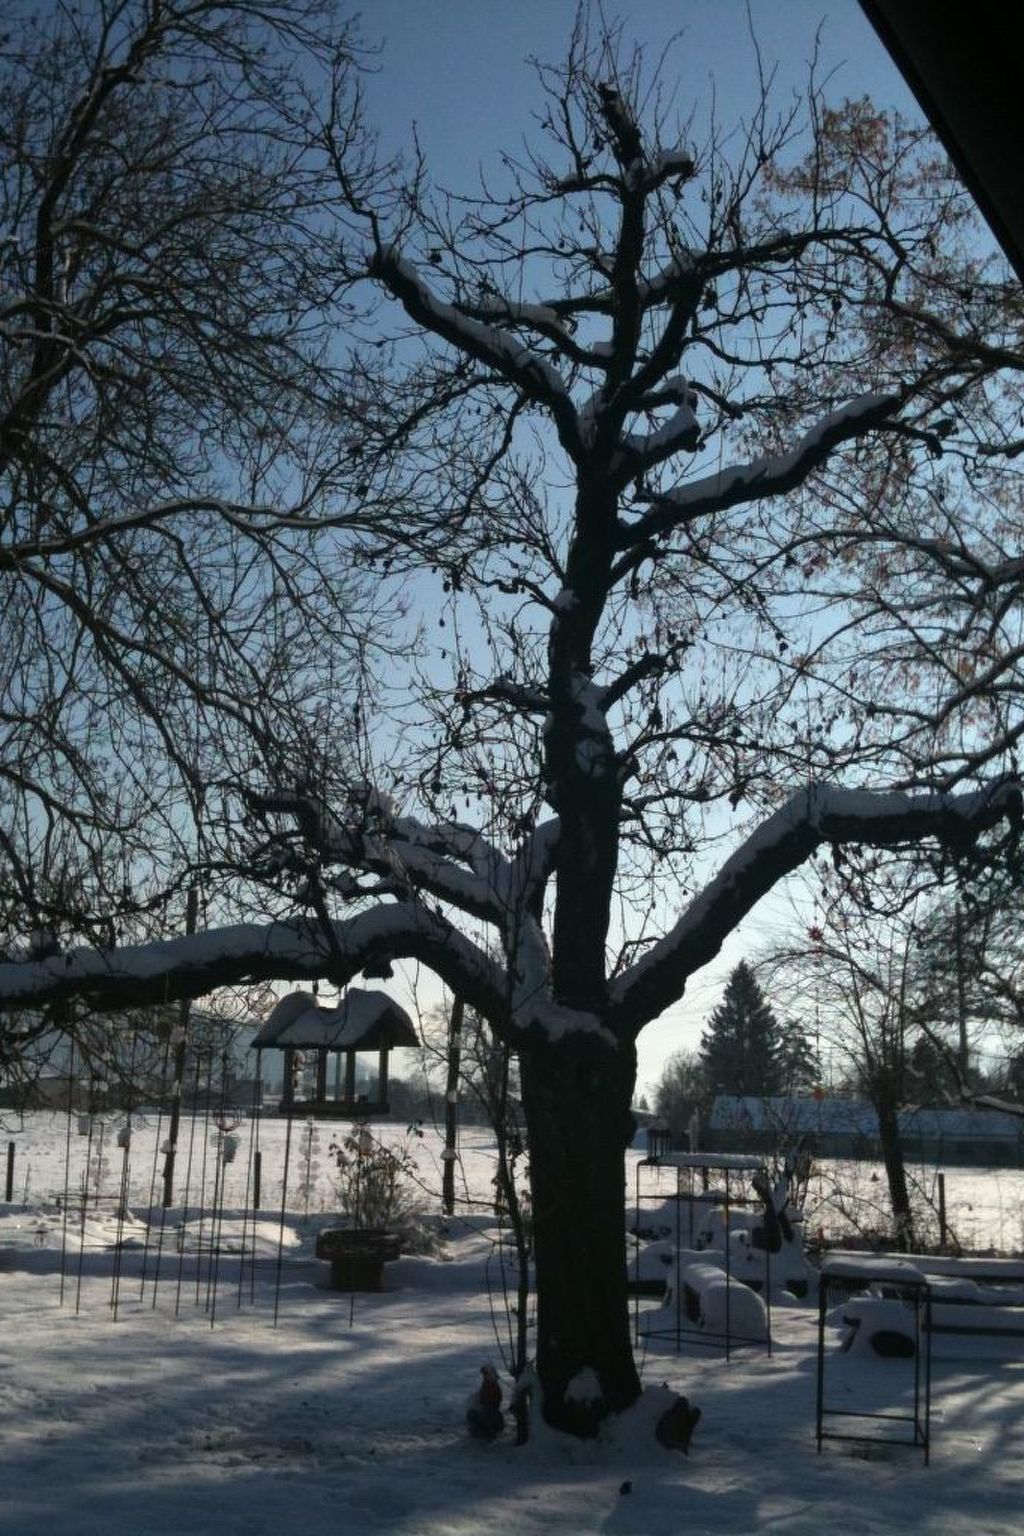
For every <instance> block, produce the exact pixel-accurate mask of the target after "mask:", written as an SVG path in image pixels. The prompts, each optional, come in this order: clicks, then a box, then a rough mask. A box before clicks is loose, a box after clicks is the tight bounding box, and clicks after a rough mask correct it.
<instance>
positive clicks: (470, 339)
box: [370, 246, 580, 457]
mask: <svg viewBox="0 0 1024 1536" xmlns="http://www.w3.org/2000/svg"><path fill="white" fill-rule="evenodd" d="M370 272H371V275H372V276H373V277H376V278H377V279H378V280H379V281H380V282H381V283H383V285H384V286H385V287H386V288H387V290H388V292H389V293H391V294H392V296H393V297H394V298H396V299H397V300H398V302H399V303H400V304H401V305H402V307H403V309H404V310H405V312H406V314H407V315H409V316H410V318H411V319H413V320H415V321H416V322H417V324H419V325H422V326H423V327H424V329H425V330H427V331H430V332H432V333H433V334H434V335H435V336H440V337H441V338H442V340H444V341H447V342H449V343H450V344H451V345H452V346H453V347H456V348H457V349H458V350H459V351H460V352H462V353H464V354H465V355H466V356H468V357H475V358H476V359H477V361H478V362H482V363H485V364H486V365H487V366H488V367H489V368H493V369H494V371H495V373H498V374H500V376H501V377H502V378H503V379H505V380H506V381H507V382H508V383H509V384H512V385H513V386H514V387H515V388H516V389H520V390H522V392H523V394H524V395H526V396H527V397H528V398H529V399H531V400H533V401H536V403H537V404H538V405H543V406H544V407H546V409H547V410H549V411H550V412H551V416H552V418H553V420H554V422H555V425H556V427H557V429H558V436H559V440H560V441H561V443H562V446H563V447H564V448H565V450H566V452H567V453H569V454H571V455H572V456H573V457H576V456H577V455H578V453H579V449H580V434H579V424H578V422H577V419H576V411H575V408H574V407H573V403H572V400H571V399H570V397H569V392H568V390H567V389H566V387H565V382H564V380H563V379H562V377H561V375H560V374H559V372H558V370H557V368H555V367H553V366H552V364H551V363H549V362H548V360H547V359H546V358H545V357H542V356H541V355H540V353H538V352H535V351H534V350H533V349H532V348H531V347H528V346H526V344H525V343H524V342H522V341H521V340H520V339H519V337H518V336H516V335H514V333H513V332H512V331H508V330H504V329H503V328H502V327H501V326H498V325H486V324H483V323H482V322H481V321H479V320H474V319H472V318H471V317H470V316H469V315H466V314H464V313H463V312H462V311H461V310H459V309H456V307H455V306H454V305H453V304H448V303H446V302H445V301H444V300H443V299H440V298H438V296H437V294H435V293H434V292H433V291H432V290H431V289H430V288H429V287H428V285H427V284H426V283H425V282H424V281H423V279H422V278H421V277H420V275H419V273H418V272H417V271H416V268H415V267H414V266H413V265H412V263H411V262H409V261H407V260H406V259H405V258H404V257H403V256H401V255H399V253H398V252H397V251H396V250H395V249H394V248H393V247H391V246H384V247H383V248H382V249H381V250H380V251H379V252H378V253H377V254H376V256H375V257H374V259H373V261H372V263H371V266H370Z"/></svg>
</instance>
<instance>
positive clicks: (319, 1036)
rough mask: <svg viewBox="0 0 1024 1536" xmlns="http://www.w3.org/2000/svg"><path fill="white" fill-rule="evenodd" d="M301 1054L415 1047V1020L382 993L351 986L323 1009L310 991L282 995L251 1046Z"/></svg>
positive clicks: (258, 1048) (417, 1041) (416, 1039)
mask: <svg viewBox="0 0 1024 1536" xmlns="http://www.w3.org/2000/svg"><path fill="white" fill-rule="evenodd" d="M252 1043H253V1045H254V1047H255V1048H256V1049H257V1050H266V1049H267V1047H268V1046H269V1047H271V1048H274V1047H276V1048H277V1049H278V1050H284V1049H285V1048H286V1047H290V1048H294V1049H296V1050H300V1051H315V1050H328V1051H374V1050H379V1049H380V1047H381V1046H384V1045H386V1046H388V1047H393V1046H396V1045H417V1044H418V1043H419V1040H418V1037H417V1034H416V1030H415V1028H414V1026H413V1022H412V1020H411V1019H410V1017H409V1015H408V1014H407V1013H406V1011H405V1009H404V1008H401V1007H399V1005H398V1003H396V1002H395V1000H394V998H393V997H389V996H388V994H387V993H386V992H380V991H376V990H368V989H366V988H362V987H352V988H350V989H349V992H348V995H347V996H346V997H345V999H344V1001H343V1002H341V1003H340V1004H339V1006H338V1007H337V1008H322V1007H321V1006H320V1004H319V1003H318V1002H317V1000H316V998H315V997H314V996H313V995H312V993H311V992H290V993H289V994H288V996H287V997H282V998H281V1000H280V1002H279V1003H277V1005H276V1006H275V1007H274V1009H273V1010H272V1012H271V1014H270V1017H269V1018H268V1019H267V1022H266V1023H265V1024H264V1026H263V1028H262V1029H261V1030H260V1032H259V1034H258V1035H257V1036H256V1038H255V1040H254V1041H253V1042H252Z"/></svg>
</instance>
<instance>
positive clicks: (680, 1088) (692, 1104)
mask: <svg viewBox="0 0 1024 1536" xmlns="http://www.w3.org/2000/svg"><path fill="white" fill-rule="evenodd" d="M707 1106H708V1087H707V1079H706V1078H705V1076H704V1069H703V1066H702V1064H701V1060H700V1057H699V1056H698V1054H697V1052H696V1051H674V1052H673V1053H672V1055H671V1056H670V1057H669V1059H668V1061H666V1063H665V1065H664V1067H663V1068H662V1073H661V1076H660V1078H659V1079H658V1086H657V1088H656V1089H655V1094H654V1112H655V1114H656V1115H657V1116H658V1117H659V1119H661V1120H664V1121H665V1123H666V1125H667V1126H668V1128H669V1131H670V1132H671V1134H672V1145H673V1146H674V1147H683V1148H686V1147H688V1145H689V1141H688V1137H689V1131H690V1125H691V1123H692V1121H693V1117H694V1116H695V1115H697V1116H698V1117H699V1116H700V1115H701V1114H702V1113H703V1112H704V1111H705V1110H706V1109H707Z"/></svg>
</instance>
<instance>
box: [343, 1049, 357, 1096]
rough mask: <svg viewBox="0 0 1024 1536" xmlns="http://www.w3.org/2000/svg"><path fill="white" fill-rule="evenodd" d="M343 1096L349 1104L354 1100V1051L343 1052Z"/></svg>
mask: <svg viewBox="0 0 1024 1536" xmlns="http://www.w3.org/2000/svg"><path fill="white" fill-rule="evenodd" d="M345 1098H346V1100H347V1102H348V1103H349V1104H354V1103H355V1100H356V1053H355V1051H346V1052H345Z"/></svg>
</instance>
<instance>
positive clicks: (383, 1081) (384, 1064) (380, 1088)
mask: <svg viewBox="0 0 1024 1536" xmlns="http://www.w3.org/2000/svg"><path fill="white" fill-rule="evenodd" d="M390 1049H391V1047H390V1046H388V1045H382V1046H381V1048H380V1054H379V1056H378V1058H377V1098H378V1100H379V1102H380V1103H381V1104H386V1103H387V1101H388V1052H389V1050H390Z"/></svg>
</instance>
